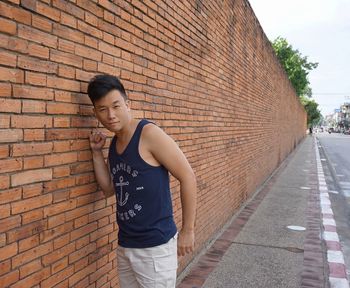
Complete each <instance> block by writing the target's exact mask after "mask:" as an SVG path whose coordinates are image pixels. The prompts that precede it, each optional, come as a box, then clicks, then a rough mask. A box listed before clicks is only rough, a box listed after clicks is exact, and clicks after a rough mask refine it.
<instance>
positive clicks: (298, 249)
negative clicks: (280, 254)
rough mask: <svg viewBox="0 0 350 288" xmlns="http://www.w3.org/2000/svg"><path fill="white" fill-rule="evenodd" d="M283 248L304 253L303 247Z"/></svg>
mask: <svg viewBox="0 0 350 288" xmlns="http://www.w3.org/2000/svg"><path fill="white" fill-rule="evenodd" d="M284 249H285V250H288V251H289V252H293V253H304V249H300V248H297V247H285V248H284Z"/></svg>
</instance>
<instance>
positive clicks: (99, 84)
mask: <svg viewBox="0 0 350 288" xmlns="http://www.w3.org/2000/svg"><path fill="white" fill-rule="evenodd" d="M112 90H117V91H119V92H120V94H121V95H122V96H123V98H124V99H125V100H127V99H128V97H127V95H126V93H125V89H124V86H123V84H122V83H121V82H120V80H119V78H118V77H116V76H112V75H108V74H101V75H96V76H95V77H93V78H92V79H91V80H90V82H89V85H88V89H87V92H88V95H89V97H90V100H91V102H92V103H93V104H95V101H97V100H99V99H101V98H103V97H104V96H106V95H107V94H108V93H109V92H110V91H112Z"/></svg>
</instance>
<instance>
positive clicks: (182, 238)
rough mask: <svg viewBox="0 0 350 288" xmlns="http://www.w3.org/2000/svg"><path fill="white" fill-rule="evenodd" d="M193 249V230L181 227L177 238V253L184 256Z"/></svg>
mask: <svg viewBox="0 0 350 288" xmlns="http://www.w3.org/2000/svg"><path fill="white" fill-rule="evenodd" d="M193 250H194V231H193V230H185V229H182V230H181V231H180V232H179V237H178V239H177V255H178V256H185V255H186V254H187V253H192V252H193Z"/></svg>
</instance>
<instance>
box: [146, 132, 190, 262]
mask: <svg viewBox="0 0 350 288" xmlns="http://www.w3.org/2000/svg"><path fill="white" fill-rule="evenodd" d="M144 129H145V131H144V132H145V133H144V135H145V143H146V146H147V147H148V149H149V151H150V152H151V153H152V155H153V156H154V158H155V159H156V160H157V161H158V162H159V163H161V164H162V165H163V166H164V167H166V168H167V170H168V171H169V172H170V173H171V174H172V175H173V176H174V177H175V178H176V179H178V180H179V182H180V197H181V204H182V229H181V231H180V234H179V241H178V243H179V244H178V248H179V249H178V254H179V255H181V256H183V255H185V254H186V253H190V252H192V251H193V249H194V226H195V218H196V204H197V183H196V177H195V174H194V172H193V170H192V168H191V166H190V164H189V163H188V161H187V159H186V157H185V155H184V154H183V153H182V151H181V150H180V148H179V147H178V145H177V144H176V143H175V141H174V140H173V139H172V138H171V137H170V136H168V135H167V134H166V133H165V132H164V131H163V130H161V129H160V128H159V127H157V126H155V125H147V126H145V127H144Z"/></svg>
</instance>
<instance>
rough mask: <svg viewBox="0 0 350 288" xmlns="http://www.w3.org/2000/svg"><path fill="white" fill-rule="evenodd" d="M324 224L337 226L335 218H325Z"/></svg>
mask: <svg viewBox="0 0 350 288" xmlns="http://www.w3.org/2000/svg"><path fill="white" fill-rule="evenodd" d="M323 225H330V226H337V225H336V224H335V221H334V219H327V218H323Z"/></svg>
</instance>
